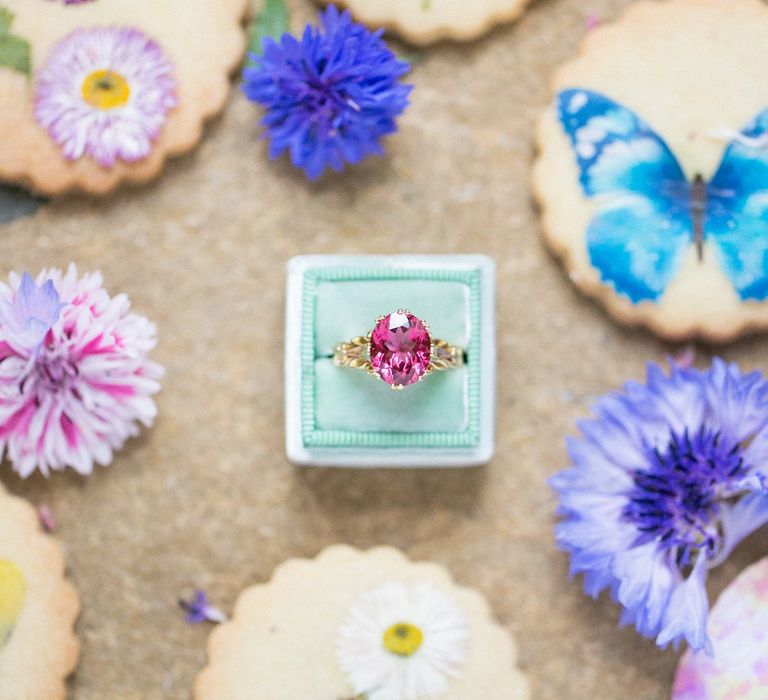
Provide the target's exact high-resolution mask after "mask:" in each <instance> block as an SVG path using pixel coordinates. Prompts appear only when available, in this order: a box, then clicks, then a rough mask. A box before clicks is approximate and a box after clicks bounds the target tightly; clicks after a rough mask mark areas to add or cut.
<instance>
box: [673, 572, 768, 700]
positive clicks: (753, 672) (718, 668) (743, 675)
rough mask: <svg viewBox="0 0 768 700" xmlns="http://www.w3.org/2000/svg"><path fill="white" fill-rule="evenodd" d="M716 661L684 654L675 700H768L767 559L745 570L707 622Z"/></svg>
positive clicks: (708, 657)
mask: <svg viewBox="0 0 768 700" xmlns="http://www.w3.org/2000/svg"><path fill="white" fill-rule="evenodd" d="M709 634H710V636H711V638H712V647H713V653H712V655H711V656H710V655H707V654H693V653H691V652H690V651H686V653H685V654H684V655H683V658H682V659H681V661H680V665H679V666H678V668H677V674H676V676H675V685H674V689H673V691H672V700H763V699H764V698H765V697H766V696H768V657H766V653H765V650H766V647H768V559H763V560H762V561H759V562H758V563H757V564H754V565H753V566H751V567H749V568H748V569H746V570H745V571H744V572H743V573H742V574H741V575H740V576H739V577H738V578H737V579H736V580H735V581H734V582H733V583H732V584H731V585H730V586H728V588H726V589H725V591H724V592H723V593H722V595H721V596H720V598H719V599H718V601H717V604H716V605H715V607H714V608H713V609H712V613H711V614H710V618H709Z"/></svg>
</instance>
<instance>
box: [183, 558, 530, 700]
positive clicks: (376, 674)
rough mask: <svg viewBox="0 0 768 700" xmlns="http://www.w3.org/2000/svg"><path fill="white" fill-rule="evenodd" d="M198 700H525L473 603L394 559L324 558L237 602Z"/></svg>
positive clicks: (502, 640)
mask: <svg viewBox="0 0 768 700" xmlns="http://www.w3.org/2000/svg"><path fill="white" fill-rule="evenodd" d="M208 652H209V665H208V667H207V668H206V669H205V670H204V671H203V673H202V674H201V675H200V676H199V677H198V679H197V683H196V685H195V698H196V700H241V699H242V700H251V699H252V698H254V697H259V698H270V700H296V698H312V699H313V700H353V699H354V700H358V699H360V700H363V699H364V700H432V699H434V700H438V699H439V700H471V699H475V698H476V699H477V700H480V699H481V698H482V699H483V700H485V699H486V698H492V697H502V696H503V697H504V698H505V700H527V698H528V697H529V693H528V684H527V681H526V679H525V677H524V676H523V675H522V673H521V672H520V671H519V670H518V669H517V668H516V665H515V663H516V651H515V646H514V643H513V642H512V640H511V638H510V636H509V635H508V634H507V632H506V631H505V630H503V629H502V628H501V627H500V626H499V625H497V624H496V623H495V622H493V620H492V619H491V617H490V613H489V610H488V605H487V604H486V602H485V601H484V599H483V598H482V597H481V596H480V595H479V594H478V593H476V592H474V591H471V590H468V589H465V588H459V587H457V586H456V584H454V583H453V581H452V580H451V578H450V576H449V575H448V573H447V572H446V571H445V570H444V569H443V568H442V567H440V566H438V565H436V564H428V563H411V562H409V561H408V560H407V559H406V558H405V557H404V556H403V555H402V554H401V553H400V552H399V551H397V550H395V549H391V548H377V549H373V550H370V551H367V552H361V551H358V550H355V549H352V548H350V547H346V546H334V547H329V548H328V549H326V550H325V551H323V552H322V553H321V554H320V555H319V556H318V557H317V559H314V560H311V561H310V560H305V559H293V560H290V561H288V562H286V563H285V564H283V565H282V566H280V567H279V568H278V569H277V571H276V572H275V575H274V577H273V578H272V581H270V582H269V583H268V584H264V585H259V586H253V587H252V588H249V589H248V590H246V591H245V592H244V593H243V594H242V595H241V596H240V599H239V600H238V603H237V606H236V608H235V614H234V618H233V619H232V621H231V622H229V623H227V624H225V625H222V626H221V627H219V628H218V629H217V630H216V631H215V632H214V633H213V634H212V635H211V639H210V642H209V645H208Z"/></svg>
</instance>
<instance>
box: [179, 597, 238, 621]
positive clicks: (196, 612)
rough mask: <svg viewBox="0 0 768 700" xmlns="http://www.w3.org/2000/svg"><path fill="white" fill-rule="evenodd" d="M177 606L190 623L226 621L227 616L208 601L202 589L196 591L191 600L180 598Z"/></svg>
mask: <svg viewBox="0 0 768 700" xmlns="http://www.w3.org/2000/svg"><path fill="white" fill-rule="evenodd" d="M179 606H180V607H181V609H182V610H184V611H185V612H186V615H185V617H184V619H185V621H186V622H187V624H190V625H196V624H200V623H201V622H215V623H221V622H226V621H227V616H226V615H225V614H224V613H223V612H222V611H221V610H219V609H218V608H216V607H214V606H213V605H211V604H210V603H209V602H208V596H207V595H206V594H205V592H204V591H200V590H198V591H196V592H195V595H194V597H193V598H192V600H191V601H186V600H183V599H182V600H180V601H179Z"/></svg>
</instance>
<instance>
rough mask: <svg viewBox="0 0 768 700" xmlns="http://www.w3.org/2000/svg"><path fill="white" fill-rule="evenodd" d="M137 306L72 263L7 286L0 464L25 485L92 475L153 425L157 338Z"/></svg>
mask: <svg viewBox="0 0 768 700" xmlns="http://www.w3.org/2000/svg"><path fill="white" fill-rule="evenodd" d="M130 307H131V303H130V300H129V299H128V297H127V296H126V295H125V294H119V295H118V296H116V297H110V296H109V294H107V292H106V290H105V289H104V288H103V287H102V277H101V274H100V273H98V272H96V273H91V274H86V275H83V276H82V277H80V276H79V275H78V272H77V268H76V267H75V266H74V265H70V267H69V269H68V270H67V271H66V273H64V272H62V271H61V270H56V269H52V270H43V271H42V272H41V273H40V274H39V275H38V277H37V281H36V282H35V281H34V280H33V279H32V278H31V277H30V276H29V275H28V274H26V273H25V274H24V275H23V276H21V277H20V276H19V275H17V274H15V273H12V274H11V276H10V279H9V284H8V285H6V284H4V283H2V282H0V459H2V458H3V456H4V455H6V454H7V456H8V458H9V460H10V462H11V464H12V466H13V468H14V469H15V470H16V471H17V472H18V473H19V474H20V475H21V476H22V478H26V477H28V476H29V475H30V474H32V473H33V472H34V471H35V470H39V471H40V472H41V473H43V474H44V475H48V473H49V472H50V471H52V470H53V471H58V470H63V469H65V468H66V467H71V468H73V469H75V470H76V471H77V472H79V473H80V474H90V473H91V471H93V465H94V463H97V464H101V465H103V466H107V465H108V464H109V463H110V462H111V461H112V454H113V451H114V450H118V449H120V448H121V447H122V445H123V443H124V442H125V441H126V439H127V438H129V437H132V436H135V435H137V434H138V432H139V424H143V425H144V426H147V427H148V426H150V425H151V424H152V422H153V421H154V418H155V415H156V413H157V409H156V406H155V402H154V400H153V399H152V395H153V394H155V393H156V392H157V391H159V389H160V384H159V381H158V380H159V379H160V377H161V376H162V374H163V370H162V368H161V367H160V366H159V365H158V364H156V363H155V362H152V361H151V360H150V359H149V358H148V355H149V353H150V351H151V350H152V349H153V348H154V347H155V345H156V343H157V339H156V330H155V326H154V324H152V323H150V322H149V321H148V320H147V319H146V318H144V317H142V316H139V315H137V314H134V313H131V311H130Z"/></svg>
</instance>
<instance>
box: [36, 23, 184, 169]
mask: <svg viewBox="0 0 768 700" xmlns="http://www.w3.org/2000/svg"><path fill="white" fill-rule="evenodd" d="M176 104H177V98H176V81H175V79H174V76H173V66H172V64H171V62H170V60H169V59H168V57H167V56H166V55H165V53H164V52H163V50H162V49H161V48H160V46H159V45H158V44H157V43H156V42H155V41H153V40H152V39H150V38H149V37H147V36H146V35H145V34H143V33H142V32H141V31H139V30H138V29H133V28H124V27H94V28H90V29H77V30H75V31H74V32H72V33H71V34H69V35H67V36H66V37H65V38H64V39H62V40H61V41H60V42H59V43H58V44H57V45H56V46H55V47H54V48H53V49H52V51H51V53H50V54H49V55H48V57H47V59H46V62H45V64H44V65H43V66H42V68H41V69H40V70H39V71H38V73H37V76H36V85H35V96H34V112H35V119H36V120H37V122H38V123H39V124H40V125H41V126H42V127H43V128H45V129H47V130H48V133H49V134H50V136H51V138H52V139H53V140H54V141H55V142H56V143H57V144H59V145H60V146H61V147H62V151H63V153H64V156H65V157H66V158H67V159H69V160H77V159H78V158H81V157H83V156H88V157H90V158H93V159H94V160H95V161H96V162H97V163H99V165H101V166H102V167H104V168H110V167H112V166H113V165H114V164H115V163H116V162H117V161H118V160H122V161H125V162H128V163H133V162H136V161H140V160H143V159H144V158H146V157H147V156H148V155H149V153H150V151H151V149H152V144H153V142H154V141H155V139H157V137H158V136H159V135H160V132H161V131H162V129H163V126H164V124H165V122H166V119H167V116H168V112H169V110H171V109H172V108H173V107H175V106H176Z"/></svg>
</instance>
